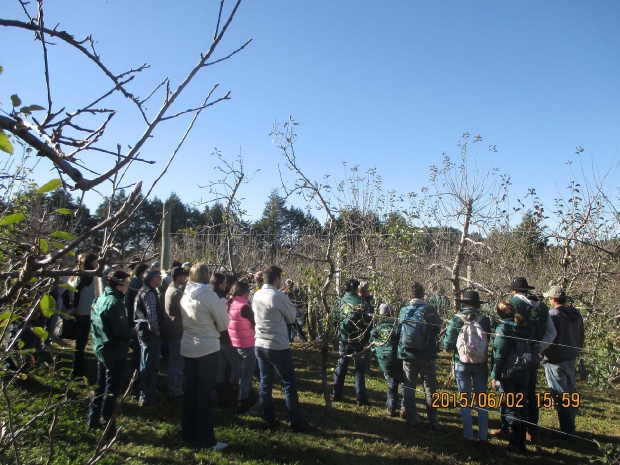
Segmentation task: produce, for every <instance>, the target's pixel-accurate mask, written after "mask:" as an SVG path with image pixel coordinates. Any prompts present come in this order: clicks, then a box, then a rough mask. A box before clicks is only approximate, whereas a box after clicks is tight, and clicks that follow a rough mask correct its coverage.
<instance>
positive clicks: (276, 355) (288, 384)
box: [255, 347, 303, 424]
mask: <svg viewBox="0 0 620 465" xmlns="http://www.w3.org/2000/svg"><path fill="white" fill-rule="evenodd" d="M255 349H256V358H257V359H258V366H259V368H260V400H261V403H262V404H263V420H265V421H266V422H267V423H273V422H274V421H276V409H275V407H274V405H273V397H272V390H273V375H274V372H275V373H277V374H278V376H279V377H280V380H281V381H282V386H283V387H284V399H285V401H286V409H287V410H288V417H289V420H290V422H291V424H296V423H301V422H302V421H303V415H302V413H301V407H300V405H299V397H298V395H297V379H296V378H295V366H294V364H293V356H292V354H291V349H284V350H275V349H265V348H264V347H255Z"/></svg>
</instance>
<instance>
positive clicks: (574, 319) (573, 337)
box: [544, 306, 585, 364]
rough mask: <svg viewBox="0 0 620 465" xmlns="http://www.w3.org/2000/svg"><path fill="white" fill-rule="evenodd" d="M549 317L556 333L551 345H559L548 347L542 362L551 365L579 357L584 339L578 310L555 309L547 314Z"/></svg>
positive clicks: (570, 308)
mask: <svg viewBox="0 0 620 465" xmlns="http://www.w3.org/2000/svg"><path fill="white" fill-rule="evenodd" d="M549 317H550V319H551V321H552V322H553V326H554V327H555V329H556V331H557V335H556V336H555V339H554V340H553V344H560V345H553V344H552V345H550V346H549V348H548V349H547V350H545V357H544V361H545V362H548V363H552V364H553V363H560V362H565V361H567V360H574V359H576V358H577V357H579V355H580V354H581V349H582V348H583V344H584V339H585V332H584V327H583V319H582V318H581V314H580V313H579V310H578V309H576V308H574V307H564V306H562V307H556V308H554V309H552V310H551V312H549ZM566 346H571V347H566Z"/></svg>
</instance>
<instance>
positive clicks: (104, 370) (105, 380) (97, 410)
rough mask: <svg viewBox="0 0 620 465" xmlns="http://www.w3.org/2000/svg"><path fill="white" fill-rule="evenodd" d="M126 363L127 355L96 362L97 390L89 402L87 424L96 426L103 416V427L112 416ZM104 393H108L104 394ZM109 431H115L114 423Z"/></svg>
mask: <svg viewBox="0 0 620 465" xmlns="http://www.w3.org/2000/svg"><path fill="white" fill-rule="evenodd" d="M126 363H127V357H122V358H119V359H116V360H108V361H107V362H105V363H104V362H102V361H99V362H97V390H96V391H95V397H94V398H93V399H92V402H91V404H90V414H89V415H88V424H89V425H91V426H93V427H96V426H98V425H99V418H100V417H103V427H104V428H105V427H106V425H107V424H108V422H109V421H110V418H112V414H113V413H114V409H115V408H116V398H117V397H118V396H119V395H120V394H121V390H122V388H123V374H124V372H125V364H126ZM104 394H110V395H106V396H104ZM109 431H110V432H111V433H112V434H114V432H115V431H116V425H115V424H114V423H113V424H112V425H111V426H110V430H109Z"/></svg>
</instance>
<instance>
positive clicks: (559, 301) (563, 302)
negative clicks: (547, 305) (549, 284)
mask: <svg viewBox="0 0 620 465" xmlns="http://www.w3.org/2000/svg"><path fill="white" fill-rule="evenodd" d="M553 300H555V301H556V302H557V303H559V304H560V305H564V304H566V296H562V297H553Z"/></svg>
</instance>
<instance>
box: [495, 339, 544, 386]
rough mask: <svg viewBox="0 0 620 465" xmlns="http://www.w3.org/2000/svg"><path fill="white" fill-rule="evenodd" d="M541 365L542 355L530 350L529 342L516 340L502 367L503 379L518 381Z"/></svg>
mask: <svg viewBox="0 0 620 465" xmlns="http://www.w3.org/2000/svg"><path fill="white" fill-rule="evenodd" d="M538 365H540V355H538V353H537V352H535V351H533V350H532V349H531V348H530V345H529V344H528V342H527V341H524V340H523V339H515V344H514V345H513V346H512V347H511V348H510V350H509V351H508V355H507V356H506V360H505V361H504V365H503V366H502V379H506V380H516V379H519V378H520V377H522V376H523V374H524V373H526V372H528V371H530V370H532V369H534V368H537V367H538Z"/></svg>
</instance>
